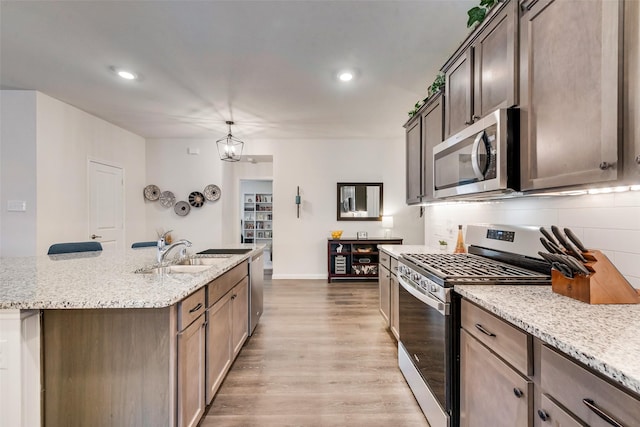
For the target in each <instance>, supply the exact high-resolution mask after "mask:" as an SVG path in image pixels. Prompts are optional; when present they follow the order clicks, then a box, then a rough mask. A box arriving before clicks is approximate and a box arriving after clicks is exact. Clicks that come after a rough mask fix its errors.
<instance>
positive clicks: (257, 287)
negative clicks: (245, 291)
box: [249, 251, 264, 336]
mask: <svg viewBox="0 0 640 427" xmlns="http://www.w3.org/2000/svg"><path fill="white" fill-rule="evenodd" d="M263 287H264V252H262V251H261V252H260V253H258V254H256V255H254V256H253V257H251V261H250V262H249V290H250V291H249V336H251V335H253V331H254V330H255V329H256V326H257V325H258V320H260V316H262V307H263V292H264V289H263Z"/></svg>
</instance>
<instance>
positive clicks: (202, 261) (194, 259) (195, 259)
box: [177, 254, 231, 266]
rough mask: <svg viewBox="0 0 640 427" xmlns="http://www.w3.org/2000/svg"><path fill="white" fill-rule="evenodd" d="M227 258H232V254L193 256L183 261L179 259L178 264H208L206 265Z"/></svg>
mask: <svg viewBox="0 0 640 427" xmlns="http://www.w3.org/2000/svg"><path fill="white" fill-rule="evenodd" d="M227 258H231V255H229V254H228V255H218V256H215V257H198V256H196V257H191V258H186V259H183V260H182V261H179V262H178V263H177V265H184V266H202V265H206V266H210V265H215V264H218V263H220V261H225V260H226V259H227Z"/></svg>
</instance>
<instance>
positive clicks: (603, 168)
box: [600, 162, 613, 171]
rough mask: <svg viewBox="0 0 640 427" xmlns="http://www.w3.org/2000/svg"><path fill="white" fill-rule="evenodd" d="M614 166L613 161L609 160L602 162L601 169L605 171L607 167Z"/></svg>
mask: <svg viewBox="0 0 640 427" xmlns="http://www.w3.org/2000/svg"><path fill="white" fill-rule="evenodd" d="M612 167H613V163H609V162H602V163H600V169H601V170H603V171H604V170H607V169H611V168H612Z"/></svg>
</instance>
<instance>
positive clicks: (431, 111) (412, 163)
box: [405, 93, 444, 205]
mask: <svg viewBox="0 0 640 427" xmlns="http://www.w3.org/2000/svg"><path fill="white" fill-rule="evenodd" d="M443 108H444V96H443V95H442V93H437V94H436V95H434V96H432V97H431V98H429V99H428V100H427V101H426V103H425V105H423V106H422V107H421V108H420V110H418V112H417V113H416V114H415V115H414V116H413V117H412V118H411V119H410V120H409V121H408V122H407V123H406V124H405V130H406V143H407V150H406V156H407V170H406V173H407V199H406V202H407V204H408V205H415V204H419V203H424V202H429V201H432V200H433V199H434V198H433V147H435V146H436V145H437V144H439V143H441V142H442V139H443V133H442V131H443V125H444V116H443Z"/></svg>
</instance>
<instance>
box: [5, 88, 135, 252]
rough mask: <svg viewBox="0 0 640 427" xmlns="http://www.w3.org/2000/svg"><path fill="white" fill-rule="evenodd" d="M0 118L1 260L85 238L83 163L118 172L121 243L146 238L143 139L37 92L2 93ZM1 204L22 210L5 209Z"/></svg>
mask: <svg viewBox="0 0 640 427" xmlns="http://www.w3.org/2000/svg"><path fill="white" fill-rule="evenodd" d="M1 116H2V125H3V126H2V196H1V198H2V203H3V204H2V211H3V212H2V227H3V230H2V237H1V240H2V256H18V255H38V254H45V253H46V251H47V248H48V247H49V246H50V245H51V244H52V243H55V242H69V241H84V240H88V238H89V232H90V230H89V221H88V217H89V215H88V209H89V197H88V196H89V190H88V179H87V178H88V172H87V165H88V161H89V159H93V160H99V161H103V162H105V163H109V164H114V165H116V166H120V167H122V168H123V169H124V173H125V175H124V181H125V183H124V184H125V206H126V210H125V239H126V244H127V245H129V244H130V243H131V242H133V241H137V240H140V239H141V238H142V237H143V236H144V228H145V214H144V210H143V207H144V204H143V201H142V196H141V193H142V188H143V187H144V177H145V170H144V164H145V142H144V139H143V138H141V137H139V136H137V135H134V134H133V133H131V132H128V131H125V130H123V129H121V128H119V127H117V126H114V125H112V124H111V123H108V122H106V121H104V120H102V119H99V118H97V117H95V116H92V115H90V114H88V113H86V112H84V111H82V110H79V109H77V108H75V107H72V106H70V105H68V104H65V103H63V102H60V101H58V100H56V99H54V98H51V97H49V96H47V95H44V94H42V93H39V92H35V91H2V114H1ZM5 124H8V126H7V127H6V128H5ZM5 164H7V165H9V166H8V167H6V168H5ZM18 167H19V168H20V169H17V168H18ZM6 200H26V201H27V212H26V213H24V212H20V213H14V212H6ZM5 228H6V229H7V232H6V233H5V230H4V229H5ZM34 236H35V238H34Z"/></svg>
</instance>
